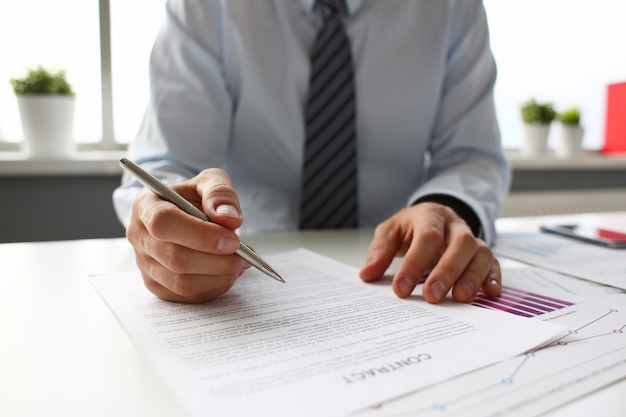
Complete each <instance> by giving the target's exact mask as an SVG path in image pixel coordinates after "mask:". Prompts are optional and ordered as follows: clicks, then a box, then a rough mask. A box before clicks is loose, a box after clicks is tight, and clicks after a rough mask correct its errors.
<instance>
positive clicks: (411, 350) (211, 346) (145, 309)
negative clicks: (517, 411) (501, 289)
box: [92, 249, 563, 416]
mask: <svg viewBox="0 0 626 417" xmlns="http://www.w3.org/2000/svg"><path fill="white" fill-rule="evenodd" d="M267 260H268V262H270V263H271V264H272V265H274V266H275V268H276V269H277V270H279V271H280V273H281V275H282V276H283V277H284V278H285V281H286V282H287V283H286V284H282V283H278V282H275V281H272V280H268V279H267V277H264V276H263V275H262V274H261V273H260V272H258V271H256V270H253V269H249V270H248V271H246V273H245V274H244V275H243V276H242V277H241V278H240V279H239V280H238V282H237V283H236V284H235V286H234V287H233V288H232V289H231V290H230V291H229V292H228V293H226V294H224V295H223V296H221V297H219V298H216V299H215V300H212V301H210V302H207V303H204V304H201V305H190V304H179V303H171V302H166V301H162V300H159V299H157V298H156V297H155V296H154V295H152V294H151V293H149V292H148V291H147V290H146V289H145V288H144V286H143V282H142V280H141V277H140V273H139V272H138V271H133V272H129V273H124V274H115V275H104V276H95V277H92V282H93V284H94V285H95V287H96V288H97V290H98V291H99V293H100V294H101V296H102V297H103V299H104V300H105V301H106V302H107V303H108V305H109V307H110V308H111V310H112V311H113V312H114V313H115V314H116V315H117V317H118V319H119V321H120V322H121V323H122V325H123V326H124V327H125V329H126V330H127V332H128V334H129V335H130V337H131V338H132V339H133V340H134V341H135V343H136V345H137V346H138V348H139V350H140V351H141V352H142V353H143V354H145V355H146V356H147V358H148V360H149V361H150V362H151V363H152V365H153V366H154V368H155V370H156V371H157V372H158V374H160V376H161V377H162V378H163V379H164V381H165V382H166V383H167V384H168V385H169V386H170V388H171V389H172V391H173V392H174V393H175V394H176V395H177V396H178V397H179V398H180V400H181V402H182V403H183V404H184V405H185V406H186V407H187V408H188V410H189V412H190V415H192V416H215V415H219V416H244V415H254V416H265V415H267V416H294V415H298V416H322V415H323V416H340V415H347V414H350V413H353V412H355V411H358V410H363V409H365V408H367V407H369V406H372V405H373V404H377V403H380V402H382V401H385V400H389V399H391V398H397V397H400V396H402V395H404V394H406V393H409V392H412V391H415V390H416V389H420V388H423V387H426V386H428V385H430V384H433V383H436V382H439V381H443V380H445V379H448V378H451V377H453V376H456V375H460V374H463V373H466V372H469V371H472V370H476V369H478V368H482V367H485V366H487V365H490V364H493V363H496V362H498V361H501V360H504V359H507V358H510V357H512V356H514V355H517V354H520V353H523V352H526V351H528V350H531V349H532V348H534V347H536V346H539V345H541V344H543V343H546V342H547V341H549V340H552V339H553V338H555V337H557V336H558V335H559V334H560V333H561V332H562V330H563V327H562V326H561V325H557V324H554V323H547V322H542V321H535V320H528V319H526V318H523V317H518V316H515V315H511V314H507V313H504V312H501V311H495V310H490V309H483V308H476V307H474V306H470V305H465V304H458V303H454V302H452V301H450V302H444V303H443V304H441V305H431V304H428V303H427V302H425V301H424V300H423V299H422V298H421V297H419V296H414V297H410V298H408V299H400V298H397V297H396V296H395V295H394V294H393V292H392V290H391V287H390V282H389V280H383V281H382V282H379V283H377V284H366V283H363V282H362V281H361V280H360V279H359V278H358V270H357V269H355V268H353V267H349V266H346V265H344V264H341V263H338V262H336V261H333V260H331V259H328V258H325V257H322V256H320V255H318V254H315V253H313V252H310V251H307V250H304V249H299V250H296V251H290V252H286V253H281V254H276V255H273V256H268V257H267Z"/></svg>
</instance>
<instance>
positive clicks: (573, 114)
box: [557, 107, 580, 126]
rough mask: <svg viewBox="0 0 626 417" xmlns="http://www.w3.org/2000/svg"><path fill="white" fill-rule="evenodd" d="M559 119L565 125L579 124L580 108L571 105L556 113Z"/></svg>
mask: <svg viewBox="0 0 626 417" xmlns="http://www.w3.org/2000/svg"><path fill="white" fill-rule="evenodd" d="M557 118H558V119H559V121H560V122H561V123H563V124H566V125H572V126H578V125H579V124H580V109H579V108H578V107H571V108H569V109H566V110H564V111H563V112H561V113H559V114H558V115H557Z"/></svg>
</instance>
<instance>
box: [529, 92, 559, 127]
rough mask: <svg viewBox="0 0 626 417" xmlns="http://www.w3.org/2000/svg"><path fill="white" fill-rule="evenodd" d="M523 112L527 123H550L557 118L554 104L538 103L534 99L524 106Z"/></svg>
mask: <svg viewBox="0 0 626 417" xmlns="http://www.w3.org/2000/svg"><path fill="white" fill-rule="evenodd" d="M521 112H522V119H523V120H524V122H526V123H550V122H552V121H553V120H554V118H555V117H556V111H555V110H554V106H553V105H552V103H538V102H537V100H535V99H534V98H531V99H530V100H528V101H527V102H525V103H524V104H522V107H521Z"/></svg>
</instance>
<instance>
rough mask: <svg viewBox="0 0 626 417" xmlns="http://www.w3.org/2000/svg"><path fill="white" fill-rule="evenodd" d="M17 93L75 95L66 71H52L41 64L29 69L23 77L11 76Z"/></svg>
mask: <svg viewBox="0 0 626 417" xmlns="http://www.w3.org/2000/svg"><path fill="white" fill-rule="evenodd" d="M10 83H11V86H12V87H13V91H14V92H15V94H59V95H74V92H73V91H72V86H71V85H70V84H69V83H68V82H67V80H66V79H65V71H58V72H51V71H48V70H46V69H45V68H43V67H42V66H41V65H40V66H39V67H37V68H34V69H33V68H30V69H27V73H26V76H24V77H23V78H11V80H10Z"/></svg>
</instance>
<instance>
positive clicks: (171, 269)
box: [126, 169, 250, 303]
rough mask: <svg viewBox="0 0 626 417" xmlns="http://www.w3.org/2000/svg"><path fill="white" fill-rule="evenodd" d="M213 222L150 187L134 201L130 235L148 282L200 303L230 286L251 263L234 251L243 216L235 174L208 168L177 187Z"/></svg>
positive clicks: (165, 294)
mask: <svg viewBox="0 0 626 417" xmlns="http://www.w3.org/2000/svg"><path fill="white" fill-rule="evenodd" d="M172 188H173V189H174V190H175V191H176V192H178V193H179V194H181V195H182V196H183V197H184V198H185V199H187V200H188V201H189V202H191V203H193V204H194V205H196V206H197V207H198V208H200V209H201V210H202V211H203V212H204V213H205V214H206V215H207V216H209V218H210V219H211V220H212V221H213V223H209V222H205V221H202V220H200V219H197V218H195V217H193V216H191V215H190V214H187V213H185V212H184V211H183V210H181V209H179V208H178V207H176V206H175V205H174V204H172V203H170V202H168V201H164V200H162V199H160V198H159V197H157V196H156V195H155V194H154V193H152V192H150V191H147V190H145V191H143V192H141V193H140V194H139V195H138V196H137V198H136V199H135V201H134V203H133V208H132V212H131V218H130V223H129V225H128V227H127V228H126V237H127V238H128V241H129V242H130V243H131V244H132V246H133V248H134V250H135V258H136V262H137V265H138V266H139V269H140V270H141V275H142V277H143V280H144V283H145V285H146V287H147V288H148V289H149V290H150V291H152V292H153V293H154V294H155V295H156V296H157V297H159V298H162V299H164V300H170V301H181V302H189V303H201V302H204V301H207V300H209V299H211V298H214V297H217V296H218V295H221V294H223V293H225V292H226V291H228V290H229V289H230V287H232V286H233V284H234V283H235V281H236V280H237V278H238V277H239V276H240V275H241V274H242V273H243V271H244V270H245V269H247V268H248V267H249V266H250V265H249V264H248V263H247V262H245V261H243V260H242V259H241V258H240V257H239V256H237V255H236V254H235V251H236V250H237V248H238V247H239V238H238V237H237V235H236V234H235V232H233V230H235V229H237V228H238V227H239V226H241V223H242V221H243V219H242V215H241V209H240V206H239V199H238V198H237V194H236V193H235V191H234V190H233V188H232V184H231V181H230V177H229V176H228V175H227V174H226V173H225V172H223V171H221V170H219V169H208V170H205V171H203V172H201V173H200V174H199V175H198V176H197V177H195V178H192V179H190V180H188V181H185V182H183V183H180V184H177V185H174V186H173V187H172Z"/></svg>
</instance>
